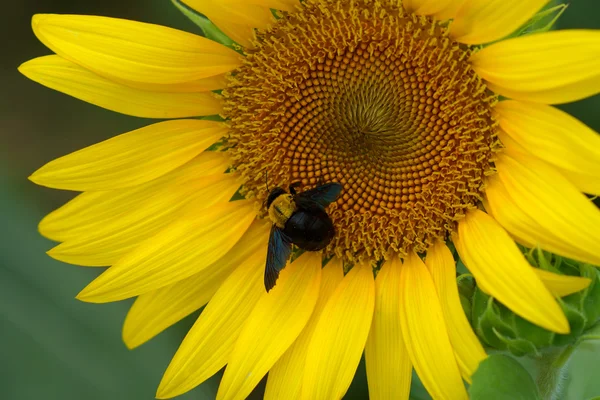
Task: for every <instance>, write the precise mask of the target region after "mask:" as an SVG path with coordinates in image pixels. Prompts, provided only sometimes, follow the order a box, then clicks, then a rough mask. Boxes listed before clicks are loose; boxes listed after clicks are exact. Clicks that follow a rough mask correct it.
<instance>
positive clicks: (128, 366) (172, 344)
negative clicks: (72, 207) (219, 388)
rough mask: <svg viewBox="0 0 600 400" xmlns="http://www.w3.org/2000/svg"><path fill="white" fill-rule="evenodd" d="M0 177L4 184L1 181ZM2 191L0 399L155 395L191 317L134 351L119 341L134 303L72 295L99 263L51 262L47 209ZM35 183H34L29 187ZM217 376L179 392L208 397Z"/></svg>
mask: <svg viewBox="0 0 600 400" xmlns="http://www.w3.org/2000/svg"><path fill="white" fill-rule="evenodd" d="M0 179H3V180H2V182H3V183H6V179H5V178H3V177H0ZM14 186H16V185H12V186H9V185H7V186H6V187H7V189H4V190H2V191H0V218H2V224H3V229H4V231H5V232H6V233H7V234H6V235H3V236H2V240H1V241H0V320H1V321H2V323H0V326H1V329H0V343H2V345H0V359H1V360H2V365H3V366H4V368H0V370H1V371H2V374H1V375H0V386H2V388H3V394H2V396H1V397H2V398H3V399H12V400H25V399H67V400H68V399H86V400H96V399H97V400H105V399H116V400H120V399H152V398H154V393H155V390H156V388H157V387H158V384H159V382H160V379H161V375H162V373H163V372H164V370H165V368H166V366H167V365H168V363H169V360H170V358H171V357H172V356H173V354H174V353H175V350H176V349H177V347H178V345H179V343H180V341H181V339H182V338H183V335H184V333H185V331H186V330H187V329H188V328H189V325H190V324H191V322H192V321H191V320H187V321H185V322H183V324H179V325H178V326H177V327H175V328H173V329H169V330H168V331H166V332H164V333H163V334H161V335H159V336H158V337H157V338H155V339H153V340H152V341H151V342H149V343H148V344H145V345H144V346H142V347H141V348H139V349H136V350H134V351H129V350H128V349H127V348H126V347H125V345H124V344H123V341H122V339H121V326H122V323H123V318H124V316H125V314H126V312H127V309H128V308H129V306H130V304H131V302H130V301H126V302H119V303H112V304H104V305H96V304H87V303H83V302H80V301H78V300H75V298H74V297H75V295H76V294H77V292H78V291H79V290H81V289H82V288H83V287H84V286H85V285H86V284H87V283H89V282H90V281H91V280H92V279H93V278H95V277H96V276H97V275H98V274H99V273H100V272H102V271H103V269H102V268H81V267H75V266H73V265H67V264H63V263H60V262H58V261H54V260H52V259H51V258H50V257H48V256H47V255H46V254H45V251H46V250H48V249H49V248H50V247H52V246H53V244H52V243H50V242H49V241H48V240H46V239H44V238H43V237H41V236H40V235H39V233H38V232H37V230H36V226H37V223H38V221H39V220H40V219H41V218H42V216H43V214H44V212H42V211H41V210H38V207H37V206H36V202H35V201H33V199H34V195H33V193H36V195H39V189H37V188H33V187H31V188H30V189H31V191H30V192H25V193H18V192H17V191H14V192H13V191H12V190H11V189H8V188H10V187H14ZM31 186H32V185H31ZM216 384H217V380H216V379H211V380H210V381H209V382H207V383H206V384H205V385H202V387H199V388H197V389H195V390H194V391H192V392H190V393H189V394H186V395H184V396H182V397H181V399H182V400H184V399H195V400H203V399H211V398H214V395H215V393H216Z"/></svg>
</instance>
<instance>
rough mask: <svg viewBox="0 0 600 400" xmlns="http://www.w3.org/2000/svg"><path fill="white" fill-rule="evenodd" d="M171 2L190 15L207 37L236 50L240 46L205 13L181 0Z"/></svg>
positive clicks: (187, 15)
mask: <svg viewBox="0 0 600 400" xmlns="http://www.w3.org/2000/svg"><path fill="white" fill-rule="evenodd" d="M171 2H172V3H173V4H174V5H175V7H177V8H178V9H179V11H181V12H182V13H183V15H185V16H186V17H188V18H189V19H190V21H192V22H193V23H194V24H196V25H197V26H198V27H200V29H202V32H203V33H204V36H205V37H207V38H208V39H210V40H214V41H215V42H217V43H221V44H223V45H225V46H227V47H231V48H232V49H234V50H237V49H238V48H239V46H238V45H237V44H235V42H234V41H233V40H231V39H230V38H229V36H227V35H226V34H224V33H223V32H222V31H221V30H220V29H219V28H217V27H216V25H215V24H213V23H212V22H211V21H210V20H209V19H208V18H206V17H205V16H204V15H202V14H200V13H198V12H196V11H195V10H193V9H191V8H190V7H188V6H187V5H185V4H184V3H182V2H181V1H180V0H171Z"/></svg>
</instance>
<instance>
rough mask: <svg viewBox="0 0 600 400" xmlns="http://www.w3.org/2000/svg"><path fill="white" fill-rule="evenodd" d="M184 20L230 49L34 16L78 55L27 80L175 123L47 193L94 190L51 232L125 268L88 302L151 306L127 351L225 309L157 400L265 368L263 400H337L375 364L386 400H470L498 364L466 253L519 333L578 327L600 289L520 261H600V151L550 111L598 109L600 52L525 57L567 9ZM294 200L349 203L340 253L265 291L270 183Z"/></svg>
mask: <svg viewBox="0 0 600 400" xmlns="http://www.w3.org/2000/svg"><path fill="white" fill-rule="evenodd" d="M183 3H185V4H179V5H180V6H181V7H184V6H185V7H188V8H187V11H188V12H191V11H192V10H193V11H194V12H197V13H200V14H202V15H204V16H206V17H207V18H209V19H210V20H211V21H212V22H213V23H214V24H215V25H216V26H217V27H218V28H219V29H220V32H219V36H221V37H224V36H225V35H227V36H228V37H229V38H230V39H231V40H232V41H233V42H232V41H231V40H230V41H229V42H227V43H228V45H223V44H220V43H217V42H216V41H212V40H210V39H207V38H205V37H200V36H196V35H193V34H190V33H186V32H182V31H178V30H174V29H170V28H166V27H162V26H157V25H152V24H147V23H141V22H133V21H128V20H122V19H114V18H106V17H99V16H77V15H36V16H34V18H33V30H34V32H35V34H36V36H37V37H38V38H39V39H40V40H41V41H42V42H43V43H44V44H45V45H46V46H47V47H48V48H50V49H51V50H52V51H53V52H54V53H56V54H55V55H49V56H45V57H40V58H36V59H33V60H30V61H28V62H26V63H24V64H23V65H21V67H20V68H19V69H20V71H21V72H22V73H23V74H24V75H26V76H27V77H28V78H30V79H32V80H34V81H36V82H39V83H41V84H42V85H45V86H48V87H50V88H52V89H55V90H59V91H61V92H64V93H66V94H69V95H71V96H74V97H77V98H79V99H81V100H84V101H87V102H89V103H92V104H95V105H98V106H101V107H104V108H107V109H109V110H113V111H116V112H120V113H124V114H128V115H133V116H138V117H146V118H160V119H165V121H161V122H157V123H155V124H152V125H149V126H146V127H143V128H141V129H138V130H135V131H132V132H128V133H124V134H122V135H119V136H117V137H114V138H111V139H109V140H107V141H104V142H102V143H99V144H96V145H93V146H90V147H88V148H85V149H82V150H80V151H76V152H75V153H72V154H70V155H67V156H64V157H62V158H59V159H57V160H54V161H51V162H50V163H48V164H46V165H45V166H43V167H42V168H40V169H39V170H38V171H36V172H35V173H34V174H33V175H32V176H31V177H30V179H31V180H32V181H33V182H35V183H37V184H39V185H43V186H48V187H52V188H57V189H65V190H73V191H79V192H83V193H81V194H79V195H78V196H76V197H75V198H74V199H73V200H71V201H70V202H68V203H67V204H66V205H64V206H63V207H61V208H59V209H58V210H56V211H54V212H52V213H51V214H49V215H48V216H47V217H45V218H44V219H43V220H42V222H41V223H40V232H41V233H42V234H43V235H44V236H46V237H48V238H50V239H53V240H56V241H58V242H61V243H60V244H59V245H57V246H56V247H55V248H53V249H52V250H50V251H49V253H48V254H49V255H50V256H52V257H54V258H56V259H58V260H61V261H64V262H67V263H72V264H78V265H85V266H110V267H109V268H108V269H107V270H106V271H104V272H103V273H102V274H101V275H100V276H99V277H98V278H97V279H95V280H94V281H93V282H91V283H90V284H89V285H88V286H87V287H86V288H85V289H83V291H82V292H81V293H79V295H78V296H77V298H78V299H80V300H83V301H87V302H95V303H103V302H111V301H118V300H122V299H126V298H133V297H135V298H136V300H135V302H134V304H133V306H132V307H131V309H130V311H129V313H128V315H127V317H126V320H125V325H124V328H123V339H124V341H125V343H126V345H127V346H128V347H130V348H135V347H137V346H139V345H141V344H143V343H144V342H146V341H148V340H149V339H151V338H152V337H154V336H155V335H157V334H158V333H160V332H161V331H163V330H164V329H166V328H167V327H169V326H171V325H172V324H174V323H175V322H177V321H179V320H181V319H182V318H184V317H185V316H187V315H189V314H191V313H192V312H194V311H195V310H198V309H200V308H201V307H203V306H204V305H206V307H205V308H204V310H203V311H202V313H201V314H200V316H199V318H198V319H197V321H196V323H195V324H194V326H193V327H192V328H191V330H190V331H189V333H188V334H187V336H186V337H185V339H184V340H183V342H182V344H181V346H180V348H179V350H178V351H177V353H176V354H175V356H174V358H173V360H172V362H171V364H170V365H169V367H168V368H167V370H166V372H165V374H164V377H163V379H162V382H161V383H160V385H159V388H158V392H157V397H158V398H170V397H174V396H177V395H179V394H181V393H184V392H186V391H188V390H190V389H192V388H194V387H195V386H197V385H199V384H200V383H202V382H203V381H205V380H206V379H208V378H209V377H210V376H212V375H214V374H215V373H216V372H218V371H219V370H221V369H222V368H223V367H225V366H226V368H225V372H224V375H223V378H222V381H221V384H220V387H219V390H218V394H217V399H220V400H221V399H243V398H245V397H246V396H247V395H248V394H249V393H250V392H251V391H252V390H253V388H254V387H255V386H256V385H257V384H258V383H259V381H260V380H261V379H262V378H263V377H264V376H265V375H266V374H267V373H268V379H267V387H266V393H265V398H267V399H295V398H303V399H338V398H341V397H342V396H343V395H344V394H345V393H346V391H347V390H348V387H349V385H350V382H351V381H352V378H353V375H354V373H355V370H356V368H357V366H358V364H359V361H360V359H361V356H362V354H363V350H364V354H365V359H366V368H367V378H368V384H369V393H370V397H371V398H373V399H382V398H388V399H402V398H407V397H408V392H409V388H410V382H411V373H412V369H413V368H414V369H415V371H416V372H417V374H418V375H419V378H420V379H421V381H422V382H423V384H424V386H425V387H426V389H427V390H428V391H429V393H430V394H431V395H432V396H433V397H434V398H436V399H462V398H466V397H467V392H466V390H465V385H464V381H466V382H470V379H471V378H470V377H471V375H472V374H473V372H474V371H475V370H476V368H477V366H478V364H479V363H480V362H481V361H482V360H483V359H484V358H485V357H486V354H485V352H484V350H483V348H482V346H481V344H480V343H479V341H478V340H477V337H476V336H475V334H474V333H473V331H472V329H471V327H470V325H469V323H468V321H467V319H466V317H465V315H464V312H463V309H462V308H461V304H460V300H459V295H458V291H457V286H456V280H455V277H456V262H455V256H456V257H458V256H459V257H460V259H461V260H462V261H463V262H464V263H465V265H466V266H467V267H468V269H469V270H470V272H471V273H472V274H473V275H474V277H475V279H476V280H477V284H478V286H479V287H480V288H481V289H482V290H484V291H485V292H486V293H489V294H490V295H491V296H493V297H494V298H495V299H497V300H498V301H499V302H501V303H502V304H504V305H506V306H507V307H509V308H510V309H511V310H512V311H513V312H514V313H516V314H517V315H519V316H521V317H523V318H525V319H526V320H529V321H531V322H532V323H534V324H537V325H539V326H541V327H543V328H546V329H548V330H550V331H553V332H556V333H558V334H566V333H568V332H569V323H568V321H567V319H566V317H565V315H564V314H563V311H562V310H561V307H560V306H559V303H558V301H557V299H556V298H557V297H558V296H563V295H566V294H569V293H573V292H575V291H578V290H581V289H582V288H584V287H585V286H586V285H587V284H588V283H589V281H588V280H586V279H584V278H578V277H566V276H559V275H554V274H552V273H549V272H546V271H540V270H539V269H535V268H533V267H532V266H531V265H530V264H528V263H527V262H526V260H525V258H524V256H523V254H522V253H521V251H520V250H519V248H518V247H517V243H519V244H522V245H525V246H529V247H540V248H542V249H545V250H548V251H551V252H554V253H556V254H559V255H562V256H565V257H570V258H573V259H576V260H580V261H584V262H588V263H592V264H595V265H598V264H600V254H599V251H598V249H600V211H599V210H597V209H596V208H595V207H594V205H593V204H592V203H591V202H590V201H589V199H588V198H587V197H586V196H585V195H584V194H583V193H589V194H596V195H599V194H600V150H599V149H600V138H599V137H598V135H597V134H596V133H595V132H594V131H592V130H591V129H590V128H588V127H586V126H585V125H584V124H582V123H581V122H579V121H577V120H576V119H574V118H573V117H571V116H569V115H568V114H565V113H564V112H562V111H560V110H558V109H557V108H555V107H553V106H551V105H550V104H559V103H566V102H571V101H575V100H578V99H582V98H585V97H588V96H591V95H594V94H596V93H598V92H599V91H600V33H598V32H595V31H585V30H570V31H552V32H546V33H537V34H530V35H526V36H521V37H513V38H507V37H509V36H510V35H511V33H513V32H515V31H516V30H517V29H518V28H519V27H520V26H522V25H523V24H524V23H526V22H527V21H528V20H530V19H531V18H532V17H533V16H534V15H535V14H536V13H537V12H538V11H539V10H540V9H541V8H542V7H543V6H545V5H546V3H548V0H527V1H523V0H487V1H479V0H466V1H464V0H404V1H403V2H400V1H399V0H379V1H367V0H364V1H363V0H306V1H302V2H299V1H296V0H183ZM198 17H199V18H204V17H202V16H198ZM203 21H205V23H208V20H207V19H205V20H203ZM215 115H218V116H220V117H210V118H194V117H207V116H215ZM296 182H297V183H299V185H300V189H299V190H307V189H310V188H313V187H315V186H316V185H319V184H321V183H323V182H338V183H340V184H341V185H342V186H343V191H342V194H341V195H340V197H339V198H338V200H337V201H336V202H335V203H333V204H331V205H330V206H329V208H328V210H327V211H328V213H329V215H330V217H331V218H332V220H333V223H334V226H335V229H336V235H335V237H334V239H333V240H332V242H331V243H330V244H329V246H328V247H327V248H326V249H325V250H324V251H323V252H322V253H321V252H319V253H315V252H306V253H304V254H300V255H299V256H297V257H296V258H295V259H294V261H293V262H290V263H288V265H287V266H286V268H285V269H284V270H283V271H282V273H281V276H280V278H279V280H278V282H277V284H276V286H275V288H274V289H273V290H271V291H270V292H268V293H267V292H266V291H265V288H264V285H263V273H264V267H265V257H266V251H267V243H268V237H269V229H270V228H271V225H272V222H270V220H269V218H268V217H267V218H265V216H266V213H265V209H264V206H263V203H264V200H265V199H266V197H267V195H268V190H267V185H268V186H271V187H276V186H279V187H283V188H287V187H288V186H290V185H291V184H292V183H296ZM455 250H456V251H455ZM323 260H327V261H328V262H326V263H324V261H323ZM323 264H324V266H323Z"/></svg>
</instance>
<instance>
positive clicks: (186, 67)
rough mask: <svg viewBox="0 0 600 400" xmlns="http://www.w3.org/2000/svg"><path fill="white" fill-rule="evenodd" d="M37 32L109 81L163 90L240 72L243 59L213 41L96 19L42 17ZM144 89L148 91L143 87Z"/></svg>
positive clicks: (155, 27)
mask: <svg viewBox="0 0 600 400" xmlns="http://www.w3.org/2000/svg"><path fill="white" fill-rule="evenodd" d="M32 26H33V31H34V33H35V34H36V36H37V37H38V39H40V41H42V42H43V43H44V44H45V45H46V46H48V47H49V48H50V49H51V50H52V51H54V52H55V53H57V54H58V55H60V56H62V57H64V58H66V59H68V60H70V61H73V62H75V63H77V64H79V65H81V66H82V67H84V68H87V69H89V70H90V71H93V72H95V73H97V74H98V75H101V76H104V77H106V78H109V79H114V80H118V81H120V82H122V83H125V84H127V83H128V82H132V83H133V84H134V85H135V84H137V86H138V87H140V84H144V83H148V84H151V85H154V86H150V88H153V87H155V86H164V87H163V91H164V90H168V88H169V85H173V84H181V83H187V82H194V81H198V80H199V79H202V78H207V77H212V76H215V75H219V74H223V73H224V72H228V71H231V70H233V69H234V68H236V67H238V66H239V65H240V64H241V61H242V58H241V56H240V55H239V54H238V53H236V52H235V51H233V50H231V49H229V48H228V47H226V46H223V45H221V44H219V43H216V42H213V41H212V40H209V39H206V38H203V37H201V36H197V35H193V34H191V33H187V32H183V31H179V30H176V29H171V28H167V27H164V26H160V25H154V24H147V23H143V22H137V21H129V20H125V19H119V18H108V17H100V16H92V15H57V14H38V15H35V16H34V17H33V20H32ZM141 88H144V87H143V85H141Z"/></svg>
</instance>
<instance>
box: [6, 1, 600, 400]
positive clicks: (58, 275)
mask: <svg viewBox="0 0 600 400" xmlns="http://www.w3.org/2000/svg"><path fill="white" fill-rule="evenodd" d="M35 13H72V14H96V15H106V16H114V17H121V18H128V19H134V20H139V21H144V22H152V23H157V24H163V25H167V26H171V27H175V28H179V29H183V30H187V31H190V32H196V33H198V32H199V30H198V29H197V28H196V26H195V25H193V24H192V23H191V22H189V21H188V20H187V19H186V18H185V17H184V16H182V15H181V14H180V13H179V12H178V11H177V10H176V9H175V8H174V7H173V6H172V5H171V3H170V1H169V0H145V1H144V0H130V1H118V0H103V1H76V0H24V1H21V2H19V1H14V2H5V6H4V9H3V11H2V13H1V14H0V41H1V42H0V44H1V47H0V50H1V51H2V56H1V58H0V68H1V69H0V93H1V97H0V104H1V106H0V117H1V118H0V121H1V125H0V226H1V227H2V228H1V238H0V239H1V240H0V399H7V400H24V399H49V400H53V399H62V400H73V399H90V400H92V399H102V400H106V399H130V400H137V399H152V398H154V393H155V389H156V387H157V385H158V383H159V382H160V378H161V375H162V372H163V371H164V369H165V368H166V366H167V365H168V362H169V360H170V357H171V356H172V355H173V354H174V352H175V350H176V349H177V347H178V344H179V342H180V341H181V339H182V337H183V336H184V335H185V332H186V330H187V329H188V328H189V327H190V326H191V324H192V323H193V320H194V318H195V317H196V315H192V316H191V317H190V318H187V319H186V320H184V321H182V322H181V323H180V324H178V325H176V326H175V327H173V328H170V329H169V330H167V331H166V332H164V333H163V334H161V335H159V336H158V337H157V338H155V339H153V340H152V341H151V342H149V343H147V344H145V345H143V346H142V347H141V348H139V349H137V350H135V351H128V350H127V349H126V348H125V346H124V345H123V343H122V341H121V332H120V329H121V325H122V322H123V318H124V316H125V314H126V312H127V309H128V307H129V305H130V302H129V301H124V302H120V303H115V304H106V305H92V304H86V303H82V302H79V301H76V300H75V299H74V296H75V295H76V294H77V293H78V292H79V290H80V289H81V288H83V287H84V286H85V285H86V284H87V283H88V282H89V281H90V280H92V279H93V278H94V277H95V276H96V275H98V274H99V272H100V269H94V268H83V267H75V266H72V265H67V264H62V263H59V262H56V261H54V260H52V259H50V258H49V257H47V256H46V255H45V251H47V250H48V249H50V248H51V247H52V243H51V242H50V241H48V240H45V239H44V238H42V237H40V236H39V234H38V233H37V230H36V225H37V222H38V221H39V220H40V219H41V218H42V217H43V216H44V215H45V214H47V213H48V212H50V211H52V210H53V209H55V208H57V207H59V206H60V205H62V204H63V203H64V202H65V201H67V200H68V199H70V198H71V197H72V196H73V194H72V193H68V192H61V191H56V190H50V189H46V188H42V187H37V186H35V185H33V184H32V183H30V182H29V181H28V180H27V176H28V175H29V174H30V173H31V172H33V171H34V170H35V169H37V168H38V167H40V166H41V165H43V164H44V163H46V162H48V161H50V160H52V159H54V158H56V157H59V156H61V155H64V154H67V153H69V152H72V151H74V150H77V149H80V148H82V147H85V146H88V145H90V144H93V143H95V142H98V141H100V140H103V139H106V138H109V137H111V136H114V135H116V134H119V133H123V132H126V131H129V130H132V129H135V128H138V127H141V126H144V125H146V124H148V123H149V122H150V120H143V119H140V118H134V117H128V116H124V115H119V114H116V113H113V112H109V111H106V110H103V109H101V108H98V107H95V106H92V105H89V104H87V103H84V102H81V101H79V100H76V99H72V98H70V97H68V96H66V95H63V94H61V93H58V92H55V91H52V90H49V89H47V88H44V87H42V86H40V85H38V84H36V83H33V82H30V81H28V80H27V79H25V78H24V77H23V76H21V75H20V74H19V73H18V72H17V66H18V65H19V64H20V63H22V62H24V61H26V60H29V59H31V58H34V57H37V56H41V55H46V54H50V51H49V50H48V49H46V48H45V47H44V46H43V45H42V44H41V43H39V42H38V41H37V40H36V38H35V37H34V35H33V33H32V32H31V29H30V18H31V16H32V15H33V14H35ZM558 27H559V28H595V29H600V0H573V1H572V3H571V5H570V7H569V8H568V9H567V11H566V12H565V14H564V15H563V17H562V18H561V20H560V21H559V23H558ZM562 108H563V109H565V110H566V111H568V112H570V113H571V114H573V115H575V116H577V117H578V118H580V119H581V120H582V121H584V122H585V123H586V124H588V125H589V126H591V127H593V128H594V129H596V130H599V131H600V112H599V110H600V98H599V97H598V96H596V97H594V98H590V99H586V100H584V101H580V102H577V103H573V104H568V105H565V106H563V107H562ZM599 365H600V346H599V345H598V344H597V343H592V342H589V343H586V344H585V345H584V346H581V348H580V349H579V350H578V351H577V354H576V355H575V357H574V359H573V363H572V367H571V374H570V376H569V378H568V379H567V384H568V392H567V394H566V396H565V398H566V399H569V400H571V399H572V400H580V399H588V398H591V397H593V396H599V395H600V379H599V378H600V368H598V367H599ZM364 374H365V373H364V367H363V366H361V368H360V369H359V372H358V374H357V378H356V379H355V382H354V383H353V385H352V387H351V389H350V391H349V393H348V395H347V396H346V398H348V399H366V398H367V391H366V378H365V375H364ZM217 384H218V376H217V377H215V378H214V379H211V380H209V381H208V382H207V383H205V384H204V385H202V386H201V387H200V388H197V389H196V390H194V391H192V392H190V393H188V394H187V395H185V396H182V397H181V398H183V399H212V398H214V396H215V393H216V388H217ZM260 392H261V387H260V386H259V388H257V390H256V391H255V392H254V393H253V394H252V396H251V397H252V398H260V397H261V396H260ZM413 395H414V398H415V399H423V398H426V397H425V395H424V392H423V390H422V388H421V387H419V386H418V385H416V386H415V388H414V391H413Z"/></svg>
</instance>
